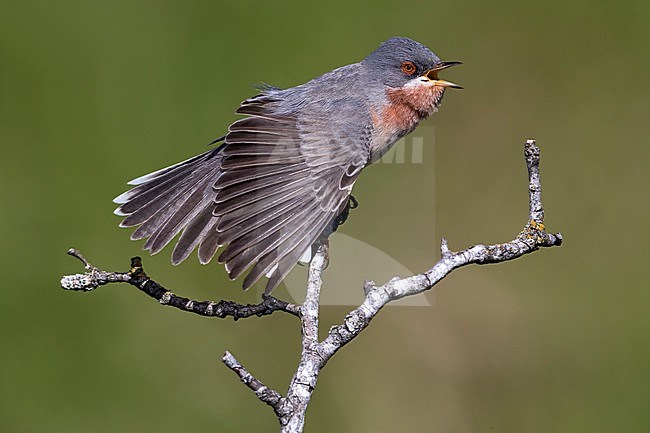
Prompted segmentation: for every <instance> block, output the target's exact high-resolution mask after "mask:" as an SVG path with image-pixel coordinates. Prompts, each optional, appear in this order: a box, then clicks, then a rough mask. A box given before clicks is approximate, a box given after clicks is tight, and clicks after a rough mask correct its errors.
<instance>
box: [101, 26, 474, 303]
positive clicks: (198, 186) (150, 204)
mask: <svg viewBox="0 0 650 433" xmlns="http://www.w3.org/2000/svg"><path fill="white" fill-rule="evenodd" d="M459 64H461V62H457V61H442V60H441V59H440V58H439V57H438V56H437V55H436V54H434V53H433V52H432V51H431V50H430V49H429V48H427V47H426V46H425V45H423V44H421V43H419V42H417V41H414V40H412V39H409V38H406V37H394V38H391V39H389V40H386V41H384V42H382V43H381V44H380V45H379V47H378V48H377V49H376V50H375V51H373V52H372V53H370V54H369V55H368V56H367V57H365V58H364V59H363V60H361V61H360V62H358V63H353V64H350V65H347V66H342V67H339V68H337V69H334V70H332V71H329V72H326V73H325V74H323V75H321V76H319V77H317V78H314V79H312V80H310V81H308V82H306V83H304V84H301V85H298V86H295V87H289V88H285V89H281V88H278V87H274V86H271V85H266V84H264V85H260V86H259V87H258V89H257V90H258V94H257V95H256V96H253V97H251V98H249V99H246V100H244V101H243V102H242V103H241V104H240V106H239V107H238V108H237V110H236V111H235V113H236V114H238V115H241V116H242V117H241V118H239V119H238V120H236V121H235V122H233V123H232V124H231V125H230V126H229V127H228V129H227V132H226V134H225V135H223V136H221V137H219V138H217V139H216V140H214V141H213V142H212V143H210V144H214V145H216V144H217V143H218V144H219V145H218V146H216V147H212V148H210V150H208V151H205V152H203V153H201V154H199V155H197V156H194V157H193V158H190V159H188V160H186V161H183V162H180V163H177V164H174V165H171V166H169V167H166V168H163V169H161V170H157V171H154V172H153V173H149V174H146V175H144V176H141V177H138V178H136V179H133V180H132V181H130V182H128V184H129V185H131V186H132V188H131V189H129V190H128V191H126V192H125V193H123V194H121V195H119V196H118V197H116V198H115V199H114V202H115V203H116V204H118V205H119V206H118V208H117V209H116V210H115V214H117V215H119V216H121V217H123V220H122V222H121V223H120V227H134V228H135V230H134V231H133V233H132V234H131V239H132V240H140V239H146V242H145V243H144V246H143V249H145V250H148V251H149V252H150V253H151V254H156V253H158V252H159V251H161V250H162V249H163V248H164V247H165V246H166V245H168V244H169V243H170V242H171V241H172V240H173V239H174V238H175V237H176V236H177V235H178V234H179V233H180V237H179V238H178V240H177V242H176V245H175V247H174V249H173V252H172V255H171V261H172V263H173V264H174V265H177V264H179V263H181V262H182V261H184V260H185V259H186V258H187V257H188V256H189V255H190V254H191V253H192V251H194V250H197V253H198V258H199V261H200V262H201V263H202V264H207V263H209V262H210V261H211V259H212V258H213V257H214V256H215V254H216V253H217V250H219V249H222V251H221V252H220V254H219V257H218V261H219V262H220V263H223V264H225V268H226V270H227V272H228V275H229V277H230V279H231V280H234V279H236V278H238V277H240V276H241V275H243V274H244V273H245V272H246V271H247V270H248V273H247V275H246V277H245V278H244V280H243V288H244V289H248V288H250V287H251V286H253V285H254V284H255V283H256V282H257V281H259V280H260V279H261V278H262V277H264V276H266V277H268V281H267V283H266V287H265V291H264V292H265V294H270V293H271V291H272V290H273V289H274V288H276V287H277V286H278V285H279V284H280V283H281V282H282V280H283V279H284V278H285V277H286V275H287V274H288V273H289V271H291V269H292V268H293V267H294V266H295V265H296V264H297V263H298V262H299V261H300V260H301V259H302V261H308V260H309V255H310V254H309V253H310V251H311V247H312V245H313V244H314V243H315V242H316V241H317V240H318V239H319V238H322V237H323V236H325V237H326V236H327V235H328V234H330V233H331V231H332V230H333V229H332V227H333V225H334V224H336V221H337V217H339V215H340V214H342V213H343V212H344V211H346V206H348V207H349V204H348V203H349V200H350V197H351V192H352V188H353V186H354V184H355V182H356V181H357V179H358V178H359V175H360V173H361V171H362V170H363V169H364V168H365V167H367V166H368V165H370V164H372V163H373V162H376V161H377V160H379V159H380V158H381V156H382V155H384V154H385V153H386V152H387V151H388V150H390V148H391V147H392V146H393V145H394V144H395V142H397V141H398V140H399V139H400V138H402V137H404V136H405V135H406V134H408V133H410V132H411V131H413V130H414V129H415V128H416V127H417V125H418V124H419V123H420V122H421V121H422V120H424V119H426V118H427V117H428V116H430V115H431V114H432V113H434V112H435V111H437V110H438V107H439V106H440V103H441V101H442V98H443V94H444V92H445V90H446V89H447V88H461V89H462V87H461V86H459V85H458V84H454V83H452V82H450V81H445V80H443V79H440V78H438V73H439V72H440V71H442V70H445V69H447V68H450V67H452V66H456V65H459ZM224 132H225V131H224Z"/></svg>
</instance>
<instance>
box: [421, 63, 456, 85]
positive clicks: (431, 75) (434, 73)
mask: <svg viewBox="0 0 650 433" xmlns="http://www.w3.org/2000/svg"><path fill="white" fill-rule="evenodd" d="M462 64H463V62H440V63H439V64H438V65H436V67H435V68H431V69H429V70H428V71H426V72H425V73H424V74H422V77H423V78H426V79H428V80H429V81H431V82H432V83H433V84H434V85H436V86H440V87H453V88H454V89H462V88H463V87H462V86H459V85H458V84H455V83H452V82H450V81H445V80H441V79H439V78H438V72H440V71H442V70H444V69H447V68H451V67H452V66H457V65H462Z"/></svg>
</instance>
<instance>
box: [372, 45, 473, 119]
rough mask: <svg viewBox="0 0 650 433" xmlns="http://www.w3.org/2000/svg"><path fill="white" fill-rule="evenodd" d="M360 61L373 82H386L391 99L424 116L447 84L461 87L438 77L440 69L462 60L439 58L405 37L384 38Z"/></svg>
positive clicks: (434, 104) (440, 95) (439, 99)
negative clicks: (453, 60) (443, 59)
mask: <svg viewBox="0 0 650 433" xmlns="http://www.w3.org/2000/svg"><path fill="white" fill-rule="evenodd" d="M361 64H362V65H364V67H365V68H366V71H367V74H368V76H369V78H370V79H371V80H372V82H374V83H381V84H382V85H383V86H385V87H386V90H387V92H389V96H390V97H391V98H392V99H397V100H400V102H402V103H405V104H408V105H411V106H412V107H413V108H414V109H415V110H417V111H419V112H422V114H424V115H425V116H426V115H428V114H430V113H431V112H433V111H435V110H436V108H437V107H438V104H439V103H440V101H441V100H442V95H443V93H444V91H445V89H446V88H447V87H453V88H456V89H462V87H461V86H459V85H458V84H455V83H452V82H450V81H446V80H443V79H440V78H439V77H438V73H439V72H440V71H442V70H444V69H447V68H450V67H452V66H456V65H460V64H461V62H445V61H442V60H440V58H439V57H438V56H436V55H435V54H434V53H433V52H432V51H431V50H429V49H428V48H427V47H426V46H424V45H422V44H421V43H419V42H416V41H414V40H412V39H408V38H404V37H398V38H392V39H389V40H387V41H385V42H383V43H382V44H381V45H380V46H379V48H377V49H376V50H375V51H373V52H372V53H371V54H370V55H369V56H368V57H366V58H365V59H363V61H362V62H361Z"/></svg>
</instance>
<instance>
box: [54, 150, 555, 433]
mask: <svg viewBox="0 0 650 433" xmlns="http://www.w3.org/2000/svg"><path fill="white" fill-rule="evenodd" d="M524 157H525V160H526V166H527V168H528V181H529V182H528V192H529V203H530V205H529V216H528V221H527V222H526V224H525V226H524V229H523V231H521V232H520V233H519V234H518V235H517V236H515V238H514V239H513V240H511V241H509V242H504V243H500V244H492V245H481V244H480V245H475V246H472V247H470V248H467V249H465V250H462V251H458V252H453V251H452V250H451V249H450V248H449V245H448V242H447V240H446V239H444V238H443V239H442V242H441V245H440V251H441V258H440V260H438V262H437V263H436V264H434V265H433V267H431V269H429V270H427V271H425V272H423V273H421V274H418V275H414V276H411V277H408V278H393V279H391V280H390V281H388V282H387V283H385V284H383V285H380V286H378V285H376V284H375V283H374V282H372V281H367V282H366V284H365V285H364V287H363V290H364V294H365V298H364V301H363V302H362V304H361V305H359V306H358V307H357V308H355V309H354V310H352V311H351V312H350V313H349V314H348V315H347V316H346V317H345V319H344V320H343V323H341V324H339V325H335V326H333V327H332V328H330V330H329V332H328V334H327V336H326V337H325V339H324V340H323V341H319V339H318V327H319V297H320V290H321V287H322V284H323V280H322V273H323V270H324V269H325V267H326V262H327V259H328V251H327V245H326V242H325V243H323V244H321V245H318V248H315V249H316V251H315V254H314V257H313V259H312V261H311V263H310V265H309V280H308V286H307V294H306V296H305V300H304V302H303V304H302V305H296V304H291V303H287V302H284V301H281V300H279V299H276V298H273V297H271V296H264V299H263V301H262V302H261V303H260V304H255V305H241V304H238V303H236V302H232V301H219V302H216V303H215V302H212V301H201V302H198V301H192V300H190V299H188V298H184V297H180V296H177V295H175V294H174V293H172V292H171V291H169V290H167V289H165V288H164V287H162V286H161V285H159V284H158V283H156V282H155V281H153V280H151V279H149V278H148V277H147V275H146V274H145V273H144V271H143V269H142V263H141V259H140V258H139V257H135V258H133V259H132V262H131V270H130V271H129V272H125V273H115V272H106V271H103V270H100V269H98V268H96V267H94V266H92V265H91V264H90V263H88V261H87V260H86V259H85V258H84V257H83V256H82V255H81V254H80V253H79V252H78V251H76V250H70V251H68V253H69V254H71V255H73V256H74V257H77V258H78V259H79V260H81V261H82V262H83V263H84V265H85V267H86V269H87V270H88V272H86V273H85V274H77V275H71V276H66V277H63V279H62V280H61V285H62V287H63V288H65V289H68V290H82V291H89V290H94V289H96V288H98V287H100V286H102V285H105V284H108V283H113V282H126V283H129V284H131V285H133V286H135V287H137V288H138V289H139V290H141V291H143V292H145V293H146V294H148V295H149V296H151V297H153V298H155V299H157V300H158V301H159V302H160V303H161V304H164V305H170V306H174V307H176V308H179V309H182V310H185V311H190V312H193V313H196V314H200V315H203V316H216V317H227V316H232V317H234V318H235V320H237V319H239V318H243V317H250V316H253V315H256V316H262V315H265V314H271V313H273V312H274V311H285V312H288V313H290V314H293V315H295V316H298V317H299V318H300V322H301V329H302V354H301V358H300V363H299V365H298V368H297V370H296V373H295V375H294V376H293V378H292V380H291V382H290V385H289V389H288V391H287V395H286V397H283V396H282V395H280V394H279V393H278V392H277V391H275V390H273V389H270V388H268V387H266V386H265V385H264V384H263V383H262V382H261V381H260V380H258V379H256V378H255V377H254V376H253V375H252V374H251V373H250V372H249V371H248V370H246V368H244V367H243V366H242V364H240V363H239V361H237V360H236V359H235V357H234V356H232V354H230V352H225V354H224V356H223V358H222V361H223V362H224V364H225V365H226V366H227V367H228V368H230V369H231V370H232V371H234V372H235V373H236V374H237V376H238V377H239V378H240V379H241V381H242V382H243V383H244V384H245V385H246V386H247V387H248V388H250V389H251V390H252V391H253V392H255V394H256V395H257V397H258V398H259V399H260V400H261V401H263V402H264V403H266V404H268V405H269V406H271V407H272V408H273V410H274V411H275V414H276V416H277V418H278V421H279V422H280V426H281V429H282V432H283V433H300V432H302V431H303V427H304V424H305V414H306V411H307V406H308V404H309V401H310V399H311V395H312V394H313V392H314V389H315V387H316V382H317V380H318V375H319V374H320V372H321V370H322V369H323V367H324V366H325V365H326V364H327V362H328V361H329V360H330V359H331V358H332V356H333V355H334V354H335V353H336V352H337V351H338V350H340V349H341V348H342V347H343V346H345V345H346V344H347V343H349V342H350V341H352V340H353V339H354V338H356V337H358V336H359V335H360V334H361V332H362V331H363V330H364V329H365V328H366V327H367V326H368V325H369V324H370V321H371V320H372V319H373V318H374V317H375V316H376V315H377V314H378V313H379V311H381V309H382V308H383V307H384V306H385V305H386V304H388V303H389V302H392V301H395V300H398V299H401V298H404V297H406V296H412V295H417V294H420V293H423V292H425V291H427V290H430V289H431V288H432V287H434V286H435V285H436V284H438V283H439V282H440V281H441V280H442V279H443V278H445V277H446V276H447V275H449V274H450V273H451V272H452V271H453V270H455V269H457V268H460V267H462V266H466V265H469V264H479V265H483V264H489V263H500V262H505V261H508V260H513V259H516V258H518V257H521V256H523V255H525V254H529V253H532V252H534V251H537V250H539V249H540V248H543V247H553V246H559V245H561V244H562V235H561V234H560V233H556V234H553V233H549V232H547V231H546V227H545V225H544V208H543V206H542V196H541V191H542V188H541V183H540V177H539V148H538V147H537V146H536V144H535V141H534V140H528V141H527V142H526V145H525V148H524ZM348 206H349V208H352V206H351V203H349V204H348ZM346 215H347V214H346Z"/></svg>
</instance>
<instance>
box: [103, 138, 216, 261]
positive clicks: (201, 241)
mask: <svg viewBox="0 0 650 433" xmlns="http://www.w3.org/2000/svg"><path fill="white" fill-rule="evenodd" d="M221 149H222V147H218V148H216V149H211V150H209V151H207V152H204V153H202V154H200V155H198V156H195V157H193V158H190V159H188V160H187V161H183V162H180V163H178V164H175V165H172V166H170V167H167V168H163V169H162V170H158V171H155V172H153V173H150V174H147V175H145V176H141V177H139V178H137V179H134V180H132V181H130V182H129V185H133V186H134V188H132V189H130V190H129V191H127V192H125V193H123V194H121V195H120V196H118V197H116V198H115V199H114V200H113V201H114V202H115V203H117V204H119V205H120V206H119V207H118V208H117V209H116V210H115V214H116V215H119V216H123V217H125V218H124V220H122V222H121V223H120V227H136V226H139V227H138V228H137V229H136V230H135V231H134V232H133V233H132V234H131V239H133V240H137V239H144V238H148V239H147V241H146V243H145V244H144V249H145V250H148V251H149V252H150V253H151V254H156V253H157V252H159V251H160V250H162V249H163V248H164V247H165V245H167V244H169V242H170V241H171V240H172V239H173V238H174V237H175V236H176V235H177V234H178V233H180V232H181V230H182V231H183V234H182V235H181V237H180V239H179V241H178V243H177V244H176V247H175V248H174V252H173V253H172V263H174V264H178V263H180V262H182V261H183V260H185V259H186V258H187V256H189V254H190V253H191V252H192V250H194V248H196V247H197V246H198V247H199V251H198V253H199V260H200V261H201V263H208V262H209V261H210V259H211V258H212V256H213V255H214V253H215V252H216V250H217V248H218V247H219V245H218V242H217V239H216V238H217V231H216V229H215V227H214V225H215V224H216V219H215V218H212V204H213V201H214V198H215V195H216V194H215V191H214V189H213V186H214V184H215V182H216V181H217V179H218V178H219V177H220V176H221V173H222V172H221V161H222V158H223V157H222V153H221Z"/></svg>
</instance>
